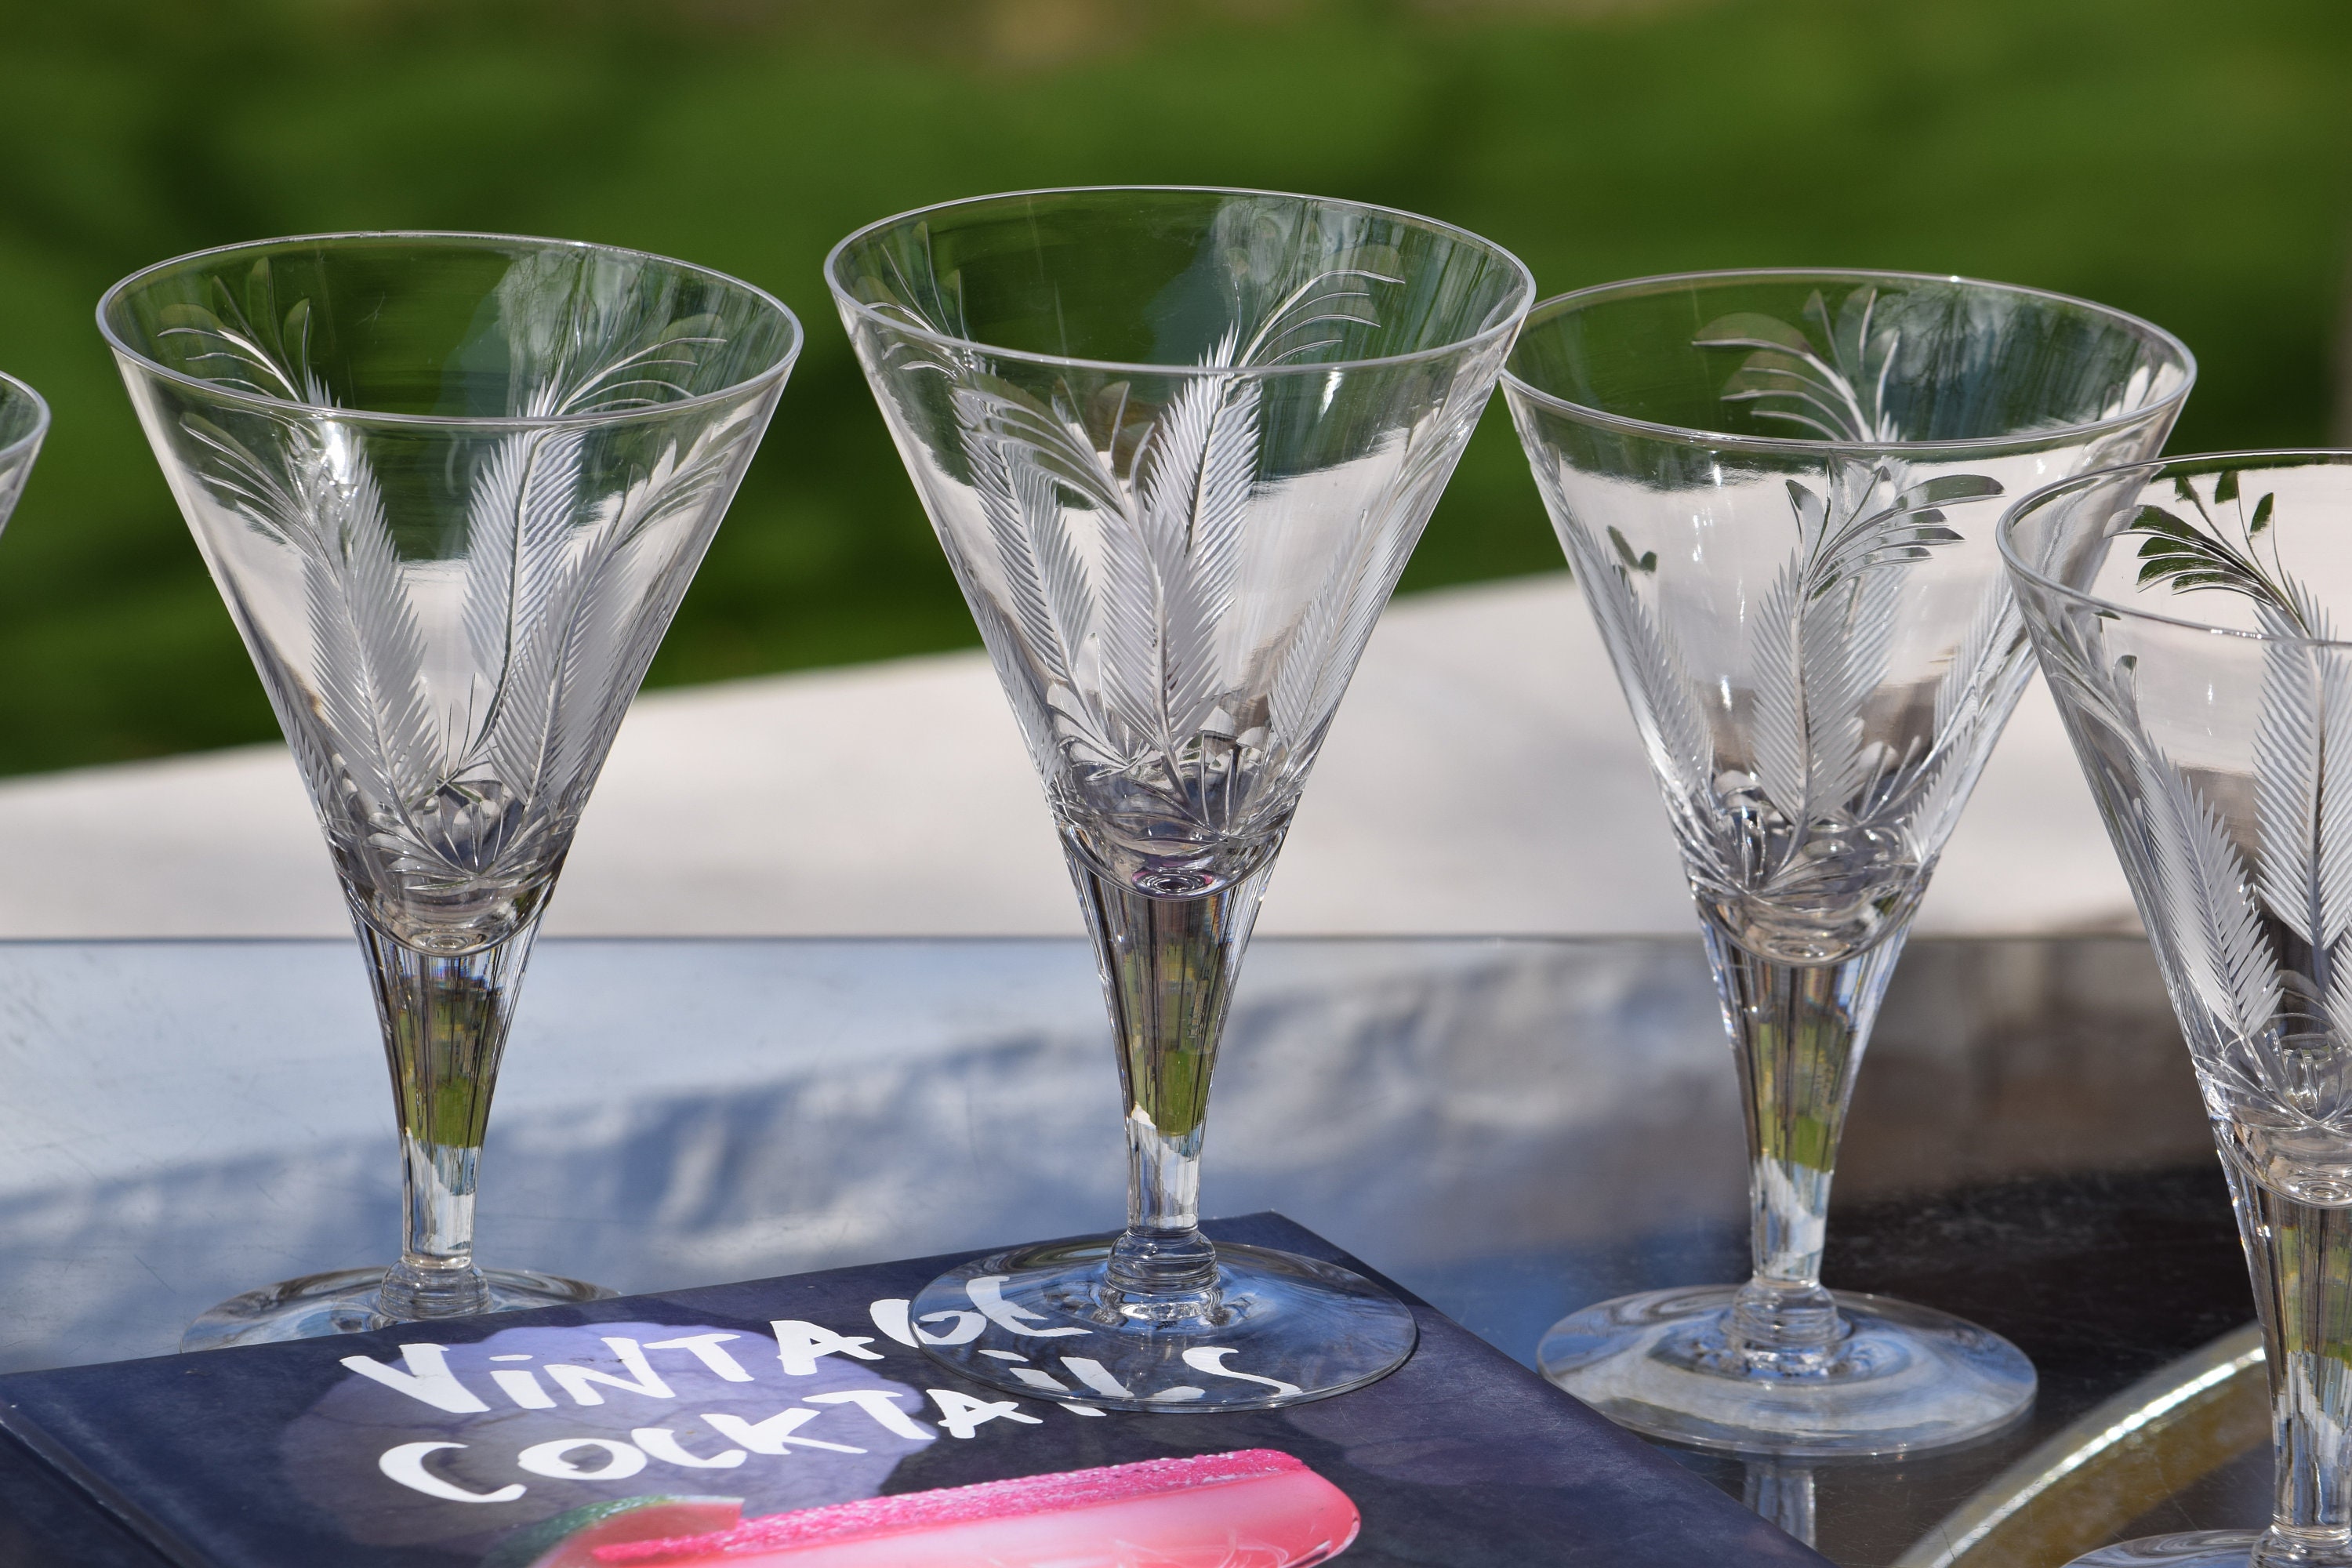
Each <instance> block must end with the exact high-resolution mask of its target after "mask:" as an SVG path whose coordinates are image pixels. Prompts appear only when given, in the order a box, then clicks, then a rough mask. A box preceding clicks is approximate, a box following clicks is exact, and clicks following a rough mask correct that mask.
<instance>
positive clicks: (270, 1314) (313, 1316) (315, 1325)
mask: <svg viewBox="0 0 2352 1568" xmlns="http://www.w3.org/2000/svg"><path fill="white" fill-rule="evenodd" d="M384 1272H385V1271H384V1270H383V1269H381V1268H343V1269H339V1270H337V1271H336V1272H334V1273H332V1274H309V1275H305V1276H303V1277H302V1278H301V1279H283V1280H280V1281H278V1283H277V1284H275V1285H265V1286H263V1287H262V1288H261V1289H258V1290H247V1292H246V1293H245V1294H244V1295H242V1296H232V1297H230V1298H229V1299H228V1300H226V1301H223V1302H222V1303H221V1304H220V1305H219V1306H217V1307H215V1308H214V1309H213V1310H210V1311H208V1312H206V1313H205V1315H204V1316H203V1317H201V1318H198V1319H197V1320H196V1321H194V1322H193V1323H191V1324H189V1325H188V1331H187V1332H186V1333H184V1334H183V1335H181V1336H180V1348H181V1349H182V1350H184V1351H212V1350H219V1349H221V1348H222V1347H223V1346H225V1345H260V1344H271V1343H275V1342H278V1341H279V1340H308V1339H316V1338H318V1337H320V1336H321V1335H324V1334H357V1333H364V1332H366V1331H369V1330H371V1329H388V1328H390V1327H391V1326H392V1325H393V1324H394V1322H396V1321H398V1320H397V1319H394V1318H391V1317H387V1316H386V1315H385V1314H384V1313H383V1311H382V1310H380V1309H379V1308H378V1307H377V1305H376V1288H377V1287H378V1286H380V1285H382V1284H383V1276H384ZM482 1277H483V1278H484V1279H488V1281H489V1282H490V1304H489V1306H488V1307H487V1308H486V1309H484V1310H486V1311H491V1312H516V1311H520V1310H523V1309H524V1308H526V1307H562V1306H569V1305H571V1304H572V1303H573V1302H577V1301H596V1300H603V1299H604V1298H605V1297H607V1296H610V1295H612V1294H613V1292H612V1291H610V1290H607V1289H604V1287H603V1286H602V1285H586V1284H583V1283H582V1282H581V1281H579V1280H577V1279H562V1278H561V1277H560V1276H558V1275H553V1274H538V1273H533V1272H531V1271H530V1270H529V1269H524V1268H485V1269H483V1270H482Z"/></svg>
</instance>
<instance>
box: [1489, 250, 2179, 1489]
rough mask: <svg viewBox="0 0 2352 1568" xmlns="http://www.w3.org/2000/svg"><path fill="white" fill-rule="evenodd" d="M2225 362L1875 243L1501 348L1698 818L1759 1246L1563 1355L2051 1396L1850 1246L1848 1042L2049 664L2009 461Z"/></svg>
mask: <svg viewBox="0 0 2352 1568" xmlns="http://www.w3.org/2000/svg"><path fill="white" fill-rule="evenodd" d="M2193 372H2194V367H2193V364H2192V362H2191V360H2190V358H2189V353H2188V351H2187V350H2186V349H2184V348H2183V347H2181V345H2180V344H2179V342H2177V341H2176V340H2174V339H2173V338H2171V337H2169V336H2168V335H2167V334H2166V333H2164V332H2162V331H2158V330H2157V329H2156V328H2154V327H2151V326H2148V325H2147V324H2146V323H2145V322H2141V321H2135V320H2133V319H2131V318H2130V317H2127V316H2125V315H2122V314H2120V313H2118V312H2116V311H2114V310H2106V309H2105V308H2103V307H2100V306H2097V305H2092V304H2087V303H2084V302H2083V301H2080V300H2068V299H2063V298H2061V297H2059V296H2056V295H2052V294H2045V293H2041V292H2038V291H2036V290H2033V289H2017V288H2010V287H2006V286H2002V285H1997V284H1990V283H1976V282H1969V281H1964V280H1961V279H1950V278H1934V277H1922V276H1916V275H1911V274H1905V273H1877V272H1784V271H1757V272H1727V273H1699V274H1692V275H1687V276H1683V277H1675V278H1657V279H1639V280H1636V281H1633V282H1626V283H1615V284H1610V285H1606V286H1604V287H1601V288H1597V289H1585V290H1583V291H1581V292H1579V293H1574V294H1569V295H1565V296H1562V297H1561V298H1559V299H1557V300H1549V301H1547V302H1546V303H1545V304H1543V305H1540V306H1538V307H1537V308H1536V310H1534V311H1533V312H1531V313H1530V315H1529V316H1528V324H1527V327H1526V329H1525V330H1524V331H1522V333H1521V334H1520V338H1519V341H1518V343H1517V347H1516V348H1515V349H1514V350H1513V353H1512V355H1511V362H1510V365H1509V368H1508V369H1507V372H1506V374H1505V377H1504V386H1505V388H1506V395H1507V397H1508V399H1509V401H1510V405H1511V411H1512V415H1513V416H1514V418H1515V419H1516V420H1517V424H1518V428H1519V437H1520V440H1521V442H1522V444H1523V445H1524V446H1525V447H1526V448H1527V453H1528V461H1529V463H1530V464H1531V465H1532V467H1533V468H1534V470H1535V475H1536V479H1537V481H1538V488H1539V489H1541V490H1542V492H1543V496H1544V500H1545V504H1546V505H1547V507H1548V508H1549V510H1550V513H1551V517H1552V521H1553V524H1554V526H1555V527H1556V528H1557V529H1558V530H1559V536H1560V541H1561V542H1562V544H1563V546H1564V547H1565V548H1566V550H1567V552H1568V557H1569V560H1570V564H1571V565H1572V566H1573V567H1574V569H1575V572H1576V576H1577V580H1578V583H1579V584H1580V587H1581V589H1582V592H1583V595H1584V598H1585V602H1586V604H1587V605H1589V606H1590V607H1591V611H1592V615H1593V618H1594V619H1595V620H1596V621H1597V622H1598V623H1599V625H1600V629H1601V638H1602V641H1603V642H1604V643H1605V644H1606V645H1607V647H1608V649H1609V656H1610V659H1611V661H1612V664H1614V666H1615V668H1616V671H1617V677H1618V680H1619V682H1620V683H1621V684H1622V687H1623V688H1624V691H1625V697H1626V700H1627V702H1628V704H1629V706H1630V707H1631V708H1632V709H1633V719H1634V723H1635V726H1636V728H1637V729H1638V730H1639V731H1640V734H1641V738H1642V742H1643V748H1644V750H1645V751H1646V752H1647V753H1648V755H1649V759H1650V763H1651V766H1652V768H1653V769H1654V772H1655V773H1656V774H1657V778H1658V783H1659V785H1660V787H1661V788H1662V789H1663V790H1664V795H1665V799H1666V807H1667V816H1668V817H1669V819H1670V821H1671V822H1672V824H1673V827H1674V832H1675V838H1676V840H1677V842H1678V844H1679V845H1680V847H1681V849H1682V852H1683V863H1684V868H1685V871H1686V872H1687V873H1688V875H1689V878H1690V883H1691V889H1692V892H1693V893H1694V895H1695V896H1696V900H1697V904H1698V911H1699V924H1700V929H1701V931H1702V933H1703V935H1704V937H1705V941H1706V950H1707V955H1708V958H1709V961H1710V963H1711V964H1712V966H1713V969H1714V972H1715V978H1716V984H1717V990H1718V992H1719V993H1720V996H1721V1000H1722V1004H1723V1016H1724V1023H1725V1026H1726V1028H1727V1031H1728V1033H1729V1035H1730V1037H1731V1043H1732V1047H1733V1054H1734V1056H1735V1058H1736V1059H1737V1062H1738V1070H1739V1078H1740V1088H1741V1094H1742V1100H1743V1103H1744V1106H1745V1109H1746V1113H1747V1114H1746V1121H1747V1134H1748V1159H1749V1173H1750V1175H1749V1208H1750V1222H1751V1223H1750V1239H1751V1246H1752V1249H1753V1256H1754V1261H1755V1272H1754V1275H1753V1277H1752V1278H1751V1279H1749V1280H1748V1283H1747V1284H1745V1285H1743V1286H1738V1287H1736V1288H1735V1287H1732V1286H1720V1287H1702V1288H1697V1289H1669V1290H1655V1291H1650V1292H1647V1293H1645V1294H1643V1295H1638V1296H1631V1297H1626V1298H1623V1299H1622V1300H1614V1301H1607V1302H1602V1303H1601V1304H1599V1305H1596V1306H1592V1307H1588V1308H1586V1309H1585V1310H1582V1311H1580V1312H1577V1313H1575V1314H1573V1315H1572V1316H1570V1317H1569V1318H1567V1319H1565V1320H1563V1321H1561V1322H1559V1324H1557V1325H1555V1326H1554V1327H1553V1329H1552V1330H1551V1331H1550V1332H1549V1334H1547V1335H1546V1336H1545V1338H1544V1341H1543V1342H1542V1345H1541V1347H1540V1349H1539V1352H1538V1357H1539V1361H1540V1363H1541V1365H1542V1367H1543V1369H1544V1372H1545V1373H1546V1375H1548V1376H1549V1377H1550V1378H1551V1379H1552V1380H1553V1381H1554V1382H1556V1383H1558V1384H1560V1385H1561V1386H1562V1387H1565V1388H1567V1389H1569V1390H1570V1392H1572V1393H1574V1394H1578V1395H1579V1396H1580V1397H1581V1398H1583V1399H1584V1400H1585V1401H1586V1402H1587V1403H1589V1404H1591V1405H1595V1406H1597V1407H1598V1408H1600V1409H1601V1410H1602V1411H1604V1412H1606V1413H1607V1414H1608V1415H1612V1416H1613V1417H1614V1418H1616V1419H1617V1420H1619V1421H1621V1422H1623V1423H1624V1424H1626V1425H1628V1426H1633V1427H1635V1428H1637V1429H1639V1430H1641V1431H1643V1432H1647V1433H1650V1434H1652V1435H1654V1436H1662V1437H1668V1438H1672V1439H1675V1440H1677V1441H1681V1442H1685V1443H1692V1444H1697V1445H1701V1446H1706V1447H1722V1448H1731V1449H1739V1450H1745V1451H1748V1452H1754V1453H1764V1454H1775V1455H1779V1456H1782V1457H1784V1458H1797V1457H1807V1456H1821V1457H1828V1456H1835V1455H1861V1454H1876V1453H1890V1452H1899V1451H1903V1450H1906V1449H1915V1448H1922V1447H1933V1446H1937V1445H1941V1444H1948V1443H1952V1442H1958V1441H1960V1440H1963V1439H1965V1438H1967V1437H1969V1436H1974V1435H1977V1434H1979V1433H1981V1432H1985V1431H1989V1430H1991V1429H1993V1428H1996V1427H1998V1426H2000V1425H2001V1424H2002V1423H2004V1422H2006V1421H2008V1420H2009V1419H2011V1417H2013V1416H2014V1415H2016V1414H2017V1413H2018V1412H2019V1411H2021V1409H2023V1408H2024V1406H2025V1405H2026V1404H2027V1403H2028V1402H2029V1401H2030V1400H2031V1399H2032V1394H2033V1370H2032V1366H2031V1365H2030V1364H2029V1363H2027V1362H2026V1360H2025V1358H2024V1357H2023V1356H2022V1355H2021V1354H2019V1353H2018V1352H2017V1351H2016V1350H2015V1349H2014V1348H2013V1347H2012V1346H2011V1345H2010V1344H2009V1343H2008V1342H2006V1341H2003V1340H2001V1339H2000V1338H1998V1337H1997V1336H1995V1335H1992V1334H1990V1333H1988V1332H1986V1331H1983V1330H1982V1329H1979V1328H1977V1327H1975V1326H1974V1325H1972V1324H1969V1323H1967V1322H1964V1321H1960V1320H1958V1319H1957V1318H1953V1317H1950V1316H1948V1315H1946V1314H1944V1313H1941V1312H1937V1311H1931V1310H1927V1309H1925V1308H1921V1307H1915V1306H1910V1305H1907V1304H1906V1303H1903V1302H1898V1301H1892V1300H1885V1299H1883V1298H1878V1297H1871V1296H1861V1295H1853V1294H1839V1293H1832V1292H1831V1291H1829V1290H1826V1289H1822V1283H1821V1266H1822V1242H1823V1237H1824V1225H1825V1217H1826V1211H1827V1207H1828V1202H1829V1194H1830V1181H1831V1177H1832V1173H1834V1171H1835V1169H1836V1164H1837V1148H1838V1140H1839V1135H1840V1132H1841V1131H1842V1129H1843V1122H1844V1118H1845V1110H1846V1105H1847V1102H1848V1099H1849V1097H1850V1096H1851V1094H1852V1091H1853V1081H1854V1072H1855V1069H1856V1068H1857V1067H1858V1066H1859V1065H1860V1063H1861V1060H1862V1056H1863V1049H1864V1045H1865V1044H1866V1042H1867V1041H1868V1039H1869V1036H1870V1026H1871V1023H1872V1020H1873V1019H1874V1016H1876V1013H1877V1010H1878V1005H1879V1001H1880V999H1881V997H1882V996H1883V995H1884V994H1885V987H1886V983H1887V979H1888V977H1889V975H1890V974H1891V973H1893V971H1894V967H1895V959H1896V956H1897V955H1898V954H1899V953H1900V952H1902V948H1903V940H1904V936H1905V933H1906V931H1907V930H1908V927H1909V924H1910V921H1911V915H1912V911H1913V910H1915V909H1916V906H1917V904H1918V900H1919V897H1920V895H1921V893H1922V892H1924V891H1925V890H1926V888H1927V879H1928V874H1929V872H1930V871H1931V870H1932V869H1933V868H1934V866H1935V863H1936V857H1937V853H1938V852H1939V851H1940V850H1941V849H1942V847H1943V845H1944V841H1945V839H1946V837H1948V835H1949V834H1950V832H1951V829H1952V826H1953V824H1954V822H1955V821H1956V820H1957V818H1958V816H1959V812H1960V808H1961V806H1962V805H1963V804H1964V803H1965V802H1966V800H1967V798H1968V795H1969V789H1970V787H1971V786H1972V785H1973V784H1975V782H1976V777H1977V773H1978V772H1979V769H1981V767H1982V766H1983V764H1984V761H1985V758H1986V756H1987V754H1988V753H1989V752H1990V749H1991V746H1992V742H1993V740H1994V738H1995V737H1996V736H1997V735H1998V734H1999V733H2000V727H2001V725H2002V724H2003V723H2004V722H2005V721H2007V719H2008V716H2009V713H2010V710H2011V708H2012V707H2013V706H2014V705H2015V702H2016V700H2017V697H2018V693H2019V692H2020V690H2021V689H2022V687H2023V684H2024V682H2025V680H2026V679H2027V676H2028V674H2029V671H2030V666H2029V664H2028V662H2027V659H2026V657H2025V648H2024V637H2023V633H2022V631H2021V628H2020V626H2019V625H2018V621H2017V616H2016V610H2015V607H2014V605H2013V603H2012V601H2011V598H2010V595H2009V591H2008V587H2007V584H2005V582H2004V581H2003V579H2002V575H2001V572H2000V562H1999V559H1998V556H1997V554H1996V552H1995V551H1994V547H1993V540H1992V533H1993V524H1994V522H1995V521H1996V520H1997V519H1998V518H1999V517H2000V508H2001V506H2002V505H2003V504H2005V503H2003V502H2001V501H2000V500H1997V499H1995V498H1998V497H2000V496H2003V495H2010V496H2012V497H2013V496H2014V495H2015V494H2018V493H2021V491H2022V490H2025V489H2032V488H2033V487H2034V486H2035V485H2038V484H2041V483H2044V482H2046V481H2048V480H2050V479H2058V478H2063V477H2064V476H2066V475H2068V474H2073V473H2076V472H2079V471H2081V470H2082V469H2084V468H2089V467H2096V466H2099V465H2101V464H2104V463H2114V462H2119V461H2127V460H2130V459H2133V458H2141V457H2145V456H2147V455H2149V454H2150V453H2153V452H2154V451H2155V450H2156V449H2157V447H2158V446H2159V445H2160V444H2161V443H2162V441H2163V439H2164V436H2165V433H2166V431H2167V430H2168V429H2169V428H2170V426H2171V424H2172V420H2173V417H2174V416H2175V415H2176V414H2177V413H2178V412H2179V407H2180V404H2181V400H2182V399H2183V398H2184V397H2185V396H2186V395H2187V394H2188V391H2189V382H2190V380H2191V378H2192V375H2193Z"/></svg>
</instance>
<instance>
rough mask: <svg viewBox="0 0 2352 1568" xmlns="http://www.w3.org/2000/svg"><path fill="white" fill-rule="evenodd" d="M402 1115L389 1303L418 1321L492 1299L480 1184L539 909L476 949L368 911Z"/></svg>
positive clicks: (385, 1297)
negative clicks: (422, 936)
mask: <svg viewBox="0 0 2352 1568" xmlns="http://www.w3.org/2000/svg"><path fill="white" fill-rule="evenodd" d="M357 923H358V925H359V931H360V945H361V947H362V949H363V950H364V951H365V952H366V954H367V959H368V970H369V973H370V976H371V978H372V979H373V981H374V984H375V1005H376V1016H377V1018H378V1020H379V1021H380V1022H381V1023H382V1024H383V1048H384V1056H385V1058H387V1060H389V1062H390V1063H391V1066H392V1094H393V1102H394V1109H395V1110H397V1112H398V1114H399V1117H400V1148H401V1156H402V1167H401V1189H402V1195H403V1197H404V1200H405V1201H404V1204H403V1205H402V1207H401V1242H400V1261H399V1262H398V1263H396V1264H394V1266H393V1267H392V1268H391V1269H390V1270H389V1271H388V1272H387V1273H386V1274H385V1275H384V1279H383V1291H382V1292H381V1294H380V1296H379V1298H378V1305H379V1307H380V1309H381V1310H383V1313H384V1315H385V1316H387V1317H389V1318H392V1319H393V1320H394V1321H400V1322H407V1321H415V1320H417V1319H423V1318H453V1317H462V1316H464V1315H465V1314H467V1313H469V1312H479V1311H483V1310H487V1309H488V1306H489V1304H490V1290H489V1283H488V1280H486V1279H483V1277H482V1271H481V1270H480V1269H479V1268H476V1267H475V1266H474V1184H475V1180H476V1175H477V1167H478V1163H479V1162H480V1159H481V1153H482V1130H483V1128H484V1127H485V1125H487V1124H488V1121H489V1116H490V1094H491V1091H492V1090H493V1089H496V1088H497V1086H498V1080H499V1057H500V1056H501V1055H502V1054H504V1052H505V1050H506V1044H507V1026H508V1025H509V1023H510V1022H511V1021H512V1020H513V1017H514V1001H515V993H516V991H517V990H518V988H519V987H520V982H521V979H522V969H523V963H524V961H525V960H526V959H528V958H529V957H530V943H531V938H532V937H533V936H534V935H535V934H536V933H537V931H538V929H539V922H538V921H537V920H536V919H534V920H531V921H527V922H526V923H525V924H524V925H523V926H522V927H521V928H520V929H519V930H517V931H515V932H514V933H513V934H512V935H510V936H508V937H507V938H506V939H505V940H503V941H501V942H494V943H492V944H491V945H490V946H488V947H485V948H479V949H477V950H475V951H474V952H464V953H457V954H454V955H442V954H437V953H430V952H421V951H419V950H418V949H416V948H414V947H410V946H408V945H407V944H406V943H404V942H398V941H395V940H394V939H393V938H392V937H389V936H386V935H384V934H383V932H382V931H376V930H375V929H374V928H373V927H372V926H370V925H368V924H367V923H366V922H365V921H360V922H357Z"/></svg>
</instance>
